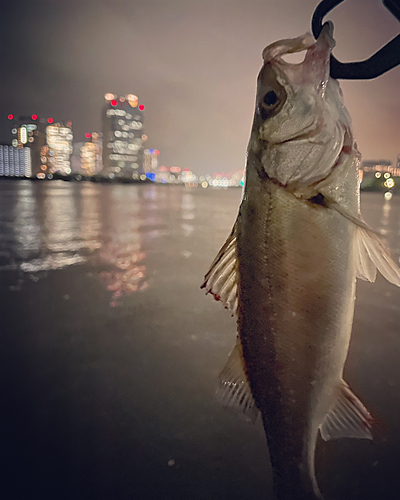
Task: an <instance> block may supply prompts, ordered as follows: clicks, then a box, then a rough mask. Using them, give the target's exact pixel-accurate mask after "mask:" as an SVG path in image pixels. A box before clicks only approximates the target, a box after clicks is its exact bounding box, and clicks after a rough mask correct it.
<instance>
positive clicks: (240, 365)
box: [216, 339, 259, 423]
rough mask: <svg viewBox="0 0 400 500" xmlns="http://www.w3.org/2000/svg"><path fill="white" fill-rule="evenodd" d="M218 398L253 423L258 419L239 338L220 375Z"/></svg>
mask: <svg viewBox="0 0 400 500" xmlns="http://www.w3.org/2000/svg"><path fill="white" fill-rule="evenodd" d="M216 398H217V400H218V401H219V402H220V403H221V404H222V406H224V407H226V408H228V409H231V410H233V411H234V412H235V413H237V414H239V415H240V416H243V417H244V418H245V419H246V420H248V421H250V422H252V423H254V422H255V421H256V420H257V417H258V414H259V410H258V408H257V407H256V404H255V402H254V399H253V396H252V394H251V389H250V385H249V382H248V380H247V376H246V374H245V371H244V360H243V356H242V348H241V346H240V341H239V339H238V341H237V343H236V345H235V347H234V348H233V350H232V352H231V353H230V354H229V357H228V361H227V362H226V365H225V366H224V368H223V370H222V372H221V373H220V375H219V384H218V389H217V392H216Z"/></svg>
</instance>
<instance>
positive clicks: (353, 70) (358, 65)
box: [311, 0, 400, 80]
mask: <svg viewBox="0 0 400 500" xmlns="http://www.w3.org/2000/svg"><path fill="white" fill-rule="evenodd" d="M343 1H344V0H322V2H321V3H319V4H318V5H317V7H316V9H315V11H314V14H313V18H312V21H311V28H312V32H313V35H314V37H315V38H316V39H317V38H318V36H319V34H320V33H321V30H322V20H323V18H324V17H325V16H326V14H327V13H328V12H330V11H331V10H332V9H333V8H334V7H336V6H337V5H339V4H340V3H342V2H343ZM382 3H383V5H384V6H385V7H386V8H387V9H388V10H389V11H390V13H391V14H393V16H395V17H396V18H397V20H398V21H399V22H400V0H382ZM398 64H400V35H397V36H396V37H395V38H393V39H392V40H390V42H388V43H387V44H386V45H385V46H384V47H382V48H381V49H379V50H378V52H376V53H375V54H374V55H373V56H371V57H370V58H369V59H366V60H365V61H358V62H351V63H342V62H340V61H338V60H337V59H336V58H335V56H333V55H331V62H330V67H331V69H330V75H331V77H332V78H341V79H344V80H369V79H371V78H376V77H377V76H380V75H383V73H386V71H389V70H390V69H392V68H395V67H396V66H397V65H398Z"/></svg>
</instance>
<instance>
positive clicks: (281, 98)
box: [258, 87, 286, 120]
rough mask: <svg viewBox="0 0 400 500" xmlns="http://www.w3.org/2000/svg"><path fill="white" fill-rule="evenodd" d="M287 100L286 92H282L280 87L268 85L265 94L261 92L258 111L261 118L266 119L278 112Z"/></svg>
mask: <svg viewBox="0 0 400 500" xmlns="http://www.w3.org/2000/svg"><path fill="white" fill-rule="evenodd" d="M285 100H286V94H285V93H284V92H281V91H280V89H273V88H271V87H269V88H268V87H267V89H266V92H265V94H264V95H263V94H261V96H260V99H259V101H258V103H259V104H258V111H259V113H260V116H261V118H262V119H263V120H266V119H267V118H270V117H271V116H273V115H274V114H276V113H277V112H278V111H279V110H280V109H281V107H282V106H283V103H284V102H285Z"/></svg>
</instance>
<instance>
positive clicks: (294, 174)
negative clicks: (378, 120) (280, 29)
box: [249, 22, 353, 188]
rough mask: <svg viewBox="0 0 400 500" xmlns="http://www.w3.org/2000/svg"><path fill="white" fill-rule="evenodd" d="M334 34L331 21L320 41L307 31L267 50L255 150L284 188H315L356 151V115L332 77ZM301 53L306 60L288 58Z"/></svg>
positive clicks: (252, 144)
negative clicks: (353, 119)
mask: <svg viewBox="0 0 400 500" xmlns="http://www.w3.org/2000/svg"><path fill="white" fill-rule="evenodd" d="M332 35H333V25H332V23H329V22H328V23H325V25H324V27H323V29H322V31H321V34H320V36H319V37H318V39H317V40H316V41H315V40H314V38H313V36H312V35H311V34H309V33H306V34H305V35H303V36H300V37H298V38H294V39H288V40H281V41H278V42H275V43H273V44H271V45H269V46H268V47H266V48H265V49H264V51H263V59H264V65H263V67H262V68H261V71H260V73H259V75H258V80H257V96H256V112H255V117H254V123H253V130H252V135H251V139H250V148H249V149H251V150H252V151H253V152H255V153H256V154H257V155H258V157H259V158H260V161H261V165H262V168H263V169H264V171H265V173H266V174H267V175H268V177H269V178H272V179H274V180H276V181H278V182H279V183H280V184H282V185H283V186H288V187H293V188H296V187H302V186H310V185H311V184H313V183H315V182H318V181H320V180H321V179H324V178H325V177H327V176H328V175H329V173H330V172H331V170H332V169H333V167H334V166H335V164H336V163H337V161H338V159H339V156H340V155H341V153H342V152H343V151H348V152H350V151H351V149H352V145H353V139H352V133H351V120H350V116H349V114H348V112H347V110H346V108H345V107H344V104H343V96H342V92H341V89H340V86H339V84H338V82H337V81H336V80H334V79H333V78H331V77H330V76H329V61H330V54H331V51H332V49H333V47H334V45H335V42H334V40H333V36H332ZM301 51H305V58H304V60H303V61H302V62H301V63H298V64H291V63H288V62H286V61H285V60H284V58H283V56H285V54H289V53H294V52H301Z"/></svg>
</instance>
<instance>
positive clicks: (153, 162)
mask: <svg viewBox="0 0 400 500" xmlns="http://www.w3.org/2000/svg"><path fill="white" fill-rule="evenodd" d="M159 154H160V151H158V149H145V150H144V161H143V170H144V174H145V175H146V177H147V178H149V179H152V178H153V177H154V178H155V174H156V173H157V171H158V155H159Z"/></svg>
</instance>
